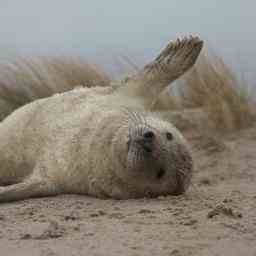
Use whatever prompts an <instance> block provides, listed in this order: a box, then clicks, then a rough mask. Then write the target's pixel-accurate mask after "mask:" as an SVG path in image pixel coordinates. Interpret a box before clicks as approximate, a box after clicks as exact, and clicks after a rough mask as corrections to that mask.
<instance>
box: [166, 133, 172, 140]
mask: <svg viewBox="0 0 256 256" xmlns="http://www.w3.org/2000/svg"><path fill="white" fill-rule="evenodd" d="M166 138H167V140H172V139H173V135H172V134H171V133H170V132H167V133H166Z"/></svg>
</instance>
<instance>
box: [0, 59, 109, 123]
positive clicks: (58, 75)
mask: <svg viewBox="0 0 256 256" xmlns="http://www.w3.org/2000/svg"><path fill="white" fill-rule="evenodd" d="M109 84H110V79H109V77H108V76H107V75H106V74H105V73H104V72H103V71H102V70H100V69H99V68H98V67H96V66H93V65H91V64H90V65H89V64H88V63H87V62H86V61H85V60H83V59H81V58H74V57H38V58H20V59H18V60H17V61H16V62H14V63H11V64H2V65H0V103H1V104H0V105H1V111H0V118H1V119H2V118H3V117H4V116H6V115H8V114H9V113H10V112H11V111H13V110H14V109H16V108H17V107H19V106H22V105H24V104H26V103H28V102H31V101H33V100H35V99H39V98H44V97H48V96H51V95H52V94H54V93H58V92H64V91H68V90H71V89H73V88H74V87H76V86H79V85H82V86H86V87H91V86H96V85H98V86H107V85H109Z"/></svg>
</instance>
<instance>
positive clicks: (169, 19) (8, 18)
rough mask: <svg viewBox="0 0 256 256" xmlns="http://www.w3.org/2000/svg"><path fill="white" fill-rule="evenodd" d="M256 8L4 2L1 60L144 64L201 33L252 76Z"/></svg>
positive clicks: (217, 1) (217, 3) (218, 0)
mask: <svg viewBox="0 0 256 256" xmlns="http://www.w3.org/2000/svg"><path fill="white" fill-rule="evenodd" d="M255 9H256V3H255V1H253V0H196V1H188V0H161V1H160V0H159V1H153V0H152V1H150V0H129V1H125V0H123V1H122V0H108V1H103V0H93V1H88V0H72V1H71V0H42V1H39V0H0V49H2V51H0V57H1V56H2V58H4V57H5V56H6V55H11V53H12V54H13V53H20V54H26V55H27V54H34V55H35V54H36V55H38V54H43V55H49V54H71V53H75V54H79V55H85V56H90V57H93V58H95V59H97V60H99V61H100V60H101V59H102V62H104V63H105V62H106V60H107V59H108V58H110V57H111V56H114V55H116V54H120V53H124V54H126V55H129V56H130V57H132V58H134V59H135V60H139V59H140V58H141V60H142V61H144V60H147V59H150V58H152V55H153V54H156V53H157V52H158V51H159V49H160V48H161V47H163V46H164V45H165V44H166V43H167V42H168V41H169V39H172V38H175V37H177V36H179V35H186V34H198V35H200V36H201V37H202V38H203V39H204V40H205V41H206V42H207V45H209V46H210V47H211V48H213V49H215V50H216V51H217V52H219V53H220V54H222V55H223V56H224V57H225V58H227V59H228V61H233V62H239V65H238V64H237V63H235V65H237V66H241V68H242V69H243V70H242V71H243V72H247V71H248V72H250V73H251V74H252V73H253V71H254V67H255V66H256V65H255V58H256V50H255V45H256V33H255V32H256V28H255V26H256V14H255ZM1 52H2V53H1Z"/></svg>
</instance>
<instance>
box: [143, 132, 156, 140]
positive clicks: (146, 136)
mask: <svg viewBox="0 0 256 256" xmlns="http://www.w3.org/2000/svg"><path fill="white" fill-rule="evenodd" d="M143 137H144V138H145V139H153V138H154V137H155V134H154V133H153V132H152V131H147V132H145V133H144V134H143Z"/></svg>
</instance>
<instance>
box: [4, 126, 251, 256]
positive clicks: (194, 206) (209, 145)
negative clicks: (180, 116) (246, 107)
mask: <svg viewBox="0 0 256 256" xmlns="http://www.w3.org/2000/svg"><path fill="white" fill-rule="evenodd" d="M185 135H186V137H187V138H188V140H189V141H190V143H191V144H192V148H193V155H194V159H195V161H196V168H195V173H194V177H193V184H194V185H193V186H191V187H190V189H189V191H188V192H187V193H186V194H184V195H181V196H168V197H159V198H156V199H139V200H124V201H118V200H100V199H95V198H90V197H87V196H77V195H63V196H58V197H51V198H38V199H30V200H25V201H20V202H15V203H6V204H0V255H1V256H2V255H3V256H16V255H19V256H25V255H35V256H37V255H38V256H39V255H40V256H55V255H61V256H65V255H67V256H71V255H75V256H79V255H83V256H84V255H95V256H96V255H97V256H101V255H128V256H132V255H133V256H135V255H174V256H181V255H197V256H200V255H214V256H217V255H234V256H235V255H239V256H240V255H246V256H247V255H254V256H255V255H256V184H255V181H256V127H253V128H250V129H246V130H243V131H240V132H235V133H230V134H228V135H225V136H224V137H215V136H212V135H211V136H209V135H205V134H201V133H200V132H198V131H197V132H194V133H191V131H188V132H186V134H185Z"/></svg>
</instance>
